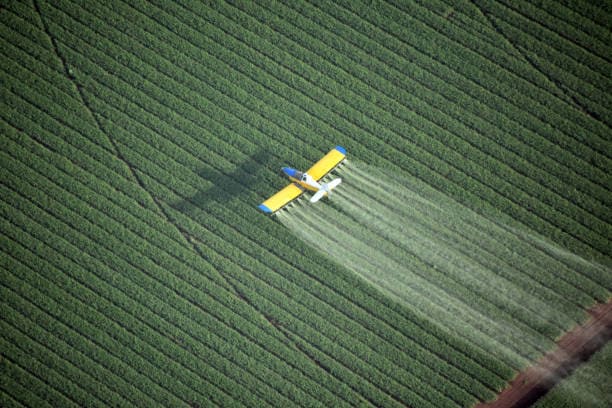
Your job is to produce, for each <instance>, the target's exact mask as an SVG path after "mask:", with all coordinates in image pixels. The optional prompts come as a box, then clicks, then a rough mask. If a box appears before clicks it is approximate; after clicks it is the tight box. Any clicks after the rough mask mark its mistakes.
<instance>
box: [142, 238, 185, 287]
mask: <svg viewBox="0 0 612 408" xmlns="http://www.w3.org/2000/svg"><path fill="white" fill-rule="evenodd" d="M152 235H153V234H150V233H149V235H146V236H147V237H151V236H152ZM151 239H153V241H155V239H154V238H151ZM166 250H168V249H167V248H166ZM194 283H195V282H194Z"/></svg>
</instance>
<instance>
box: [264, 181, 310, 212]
mask: <svg viewBox="0 0 612 408" xmlns="http://www.w3.org/2000/svg"><path fill="white" fill-rule="evenodd" d="M303 192H304V190H303V189H302V188H301V187H299V186H298V185H297V184H295V183H292V184H289V185H288V186H287V187H285V188H283V189H282V190H281V191H279V192H278V193H276V194H274V195H273V196H272V197H270V198H268V199H267V200H266V201H264V202H263V203H262V204H260V205H259V208H260V209H261V210H262V211H263V212H266V213H269V214H271V213H275V212H276V211H278V210H280V209H281V208H283V207H284V206H286V205H287V204H289V203H290V202H291V201H293V200H295V199H296V198H298V197H299V196H300V194H302V193H303Z"/></svg>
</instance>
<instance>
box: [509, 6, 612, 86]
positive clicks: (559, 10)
mask: <svg viewBox="0 0 612 408" xmlns="http://www.w3.org/2000/svg"><path fill="white" fill-rule="evenodd" d="M503 3H504V4H505V5H506V7H511V8H514V9H515V11H519V12H520V10H523V13H521V14H523V15H524V17H525V18H526V19H532V20H533V21H536V22H537V23H538V24H539V25H540V26H541V27H545V28H546V30H550V31H551V32H553V33H555V34H557V35H559V36H561V37H563V40H564V41H565V42H568V43H571V44H573V45H575V46H576V48H577V50H578V52H580V53H584V54H586V56H587V57H589V58H590V59H591V61H594V60H595V61H599V63H600V64H601V62H603V63H604V64H605V62H608V63H609V62H610V52H611V51H612V47H611V46H610V44H609V43H607V41H606V37H609V36H610V33H609V31H606V30H603V29H602V28H603V27H598V25H597V24H595V23H594V21H593V20H586V19H581V18H580V16H578V15H577V14H576V13H572V12H571V11H570V10H569V9H567V8H564V7H563V6H561V5H560V4H556V7H551V6H552V2H551V1H545V2H542V3H540V4H538V5H534V4H530V3H529V2H526V1H520V2H518V3H514V4H515V6H514V7H513V5H512V4H511V3H509V2H507V1H504V2H503ZM516 5H518V6H519V7H518V10H517V8H516ZM551 16H554V18H551ZM581 20H582V21H581ZM550 44H551V45H552V46H557V45H558V44H557V43H556V42H551V43H550ZM560 51H562V52H563V51H564V50H560ZM600 59H601V60H604V61H601V60H600ZM590 65H591V66H592V68H593V69H601V67H595V66H593V65H596V64H593V63H591V64H590ZM601 73H602V74H603V75H604V76H609V72H606V71H602V72H601Z"/></svg>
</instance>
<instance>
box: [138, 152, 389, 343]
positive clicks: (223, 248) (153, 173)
mask: <svg viewBox="0 0 612 408" xmlns="http://www.w3.org/2000/svg"><path fill="white" fill-rule="evenodd" d="M145 154H146V155H147V156H149V155H151V154H154V152H152V151H150V152H146V153H145ZM130 157H131V158H132V159H133V160H137V161H138V162H140V163H145V161H146V159H144V157H143V156H140V155H139V156H132V155H131V154H130ZM146 167H147V168H146V169H143V170H144V171H145V172H146V173H148V174H149V177H155V178H158V182H159V181H161V184H163V185H166V186H169V187H170V188H176V187H179V188H180V185H182V184H183V183H185V182H186V181H182V182H177V181H174V180H172V176H170V174H168V173H167V172H166V171H165V170H163V169H161V168H155V167H151V166H146ZM176 174H185V171H184V170H183V171H181V172H177V173H176ZM158 194H162V195H163V194H164V193H163V192H159V193H158ZM183 199H184V198H183ZM174 201H176V199H175V200H174ZM212 207H213V206H211V208H210V211H211V212H212V215H216V214H215V210H214V209H213V208H212ZM168 211H171V210H170V209H168ZM210 214H211V213H209V215H210ZM200 222H201V223H202V225H204V226H205V227H206V228H211V224H214V222H213V221H212V218H211V217H210V216H209V217H207V218H206V219H202V220H200ZM240 233H241V234H244V232H242V231H240ZM249 235H250V234H249ZM222 236H223V237H225V239H224V242H223V244H222V245H218V244H220V243H221V242H220V241H219V240H218V238H217V239H214V240H211V241H207V245H210V246H212V248H213V249H214V250H215V251H216V252H219V253H225V252H228V251H229V255H228V258H231V259H236V258H238V259H239V258H240V253H239V252H236V251H231V250H229V249H228V245H227V241H229V240H231V241H234V239H233V238H234V237H238V238H239V239H240V240H241V241H242V240H244V238H241V237H240V235H236V234H232V233H231V232H228V233H226V234H223V235H222ZM249 252H250V253H252V254H256V256H257V257H259V258H260V259H261V250H260V249H256V250H251V251H249ZM211 256H212V254H211V255H208V257H211ZM234 262H237V263H238V264H239V265H241V266H242V267H243V268H244V266H245V265H249V264H252V263H253V260H250V261H245V262H239V261H234ZM271 262H272V261H270V260H266V263H268V264H269V263H271ZM228 263H229V261H226V263H225V264H226V265H227V264H228ZM218 267H219V268H223V264H220V265H219V266H218ZM226 268H227V266H226V267H225V268H223V269H226ZM270 268H271V270H280V269H279V267H274V266H271V267H270ZM284 269H286V265H285V266H284ZM257 270H258V275H259V277H261V274H262V273H263V270H261V268H257ZM237 275H238V276H242V274H241V273H238V274H237ZM277 286H278V287H279V288H283V287H286V283H285V284H282V283H281V284H277ZM304 287H305V286H302V287H301V290H302V291H303V289H304ZM295 292H296V294H297V293H299V292H300V289H298V288H296V289H295ZM293 296H295V295H293ZM288 298H289V299H291V298H292V296H289V297H288ZM312 306H313V307H316V306H317V305H316V302H315V303H313V305H312ZM334 306H335V305H334ZM319 307H320V306H319ZM308 311H309V309H308V308H306V309H304V310H303V311H302V313H300V314H298V315H296V317H300V318H304V316H308ZM318 313H321V312H318ZM322 316H325V319H323V320H326V319H330V318H332V317H333V316H334V314H333V310H330V311H329V312H326V313H324V314H322ZM339 317H341V316H339ZM333 320H334V321H335V322H336V323H335V324H336V325H339V322H338V318H334V319H333ZM323 323H324V321H322V322H321V323H320V324H323ZM369 337H370V336H366V337H365V339H366V340H367V339H369ZM340 338H342V337H340ZM353 342H355V339H354V338H353ZM370 343H371V342H370ZM373 344H374V345H376V344H378V343H373Z"/></svg>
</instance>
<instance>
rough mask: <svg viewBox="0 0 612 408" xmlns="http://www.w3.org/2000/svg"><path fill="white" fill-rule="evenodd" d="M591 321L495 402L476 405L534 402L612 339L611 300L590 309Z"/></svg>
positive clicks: (512, 407)
mask: <svg viewBox="0 0 612 408" xmlns="http://www.w3.org/2000/svg"><path fill="white" fill-rule="evenodd" d="M589 314H590V315H591V317H590V318H589V320H588V321H587V322H586V323H584V324H582V325H580V326H576V327H575V328H574V329H573V330H571V331H569V332H567V333H566V334H564V335H563V336H562V337H561V338H560V339H559V341H557V348H556V349H555V350H553V351H551V352H549V353H548V354H546V355H545V356H544V357H542V358H541V359H540V361H539V362H538V363H537V364H535V365H533V366H531V367H529V368H527V369H526V370H524V371H522V372H520V373H519V374H518V375H517V376H516V377H515V379H514V380H512V381H511V382H510V384H509V385H508V386H507V387H506V389H504V390H503V391H502V392H501V393H500V394H499V395H498V397H497V399H496V400H495V401H493V402H489V403H480V404H478V405H476V407H475V408H522V407H528V406H530V405H531V404H533V403H534V402H535V401H536V400H537V399H538V398H540V397H541V396H542V395H544V394H545V393H546V392H547V391H548V390H549V389H551V388H552V387H553V386H554V385H555V384H557V383H558V382H559V381H560V380H562V379H563V378H565V377H566V376H567V375H569V374H571V372H572V371H573V370H574V369H575V368H576V367H578V366H579V365H580V364H581V363H582V362H584V361H586V360H588V359H589V358H590V357H591V355H593V354H594V353H595V352H596V351H597V350H599V349H600V348H601V347H602V346H603V345H604V344H605V343H606V342H608V341H609V340H612V299H611V300H609V301H608V303H604V304H598V305H597V306H595V307H593V308H591V309H589Z"/></svg>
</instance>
